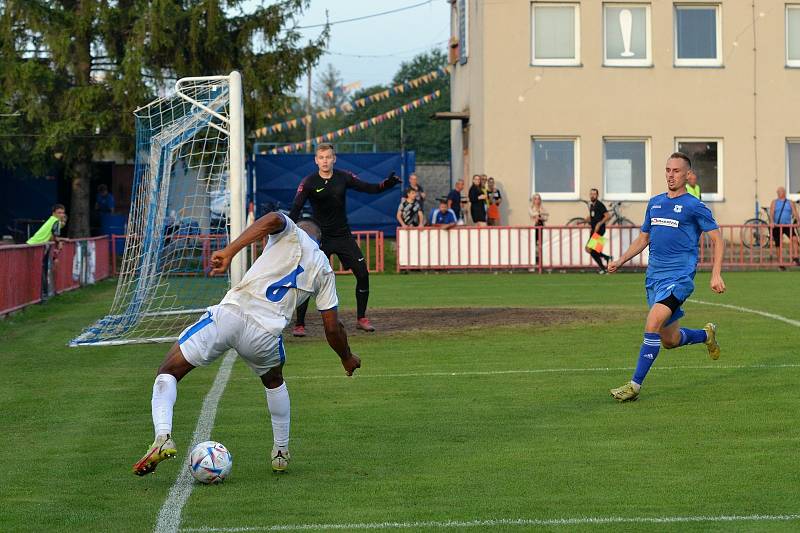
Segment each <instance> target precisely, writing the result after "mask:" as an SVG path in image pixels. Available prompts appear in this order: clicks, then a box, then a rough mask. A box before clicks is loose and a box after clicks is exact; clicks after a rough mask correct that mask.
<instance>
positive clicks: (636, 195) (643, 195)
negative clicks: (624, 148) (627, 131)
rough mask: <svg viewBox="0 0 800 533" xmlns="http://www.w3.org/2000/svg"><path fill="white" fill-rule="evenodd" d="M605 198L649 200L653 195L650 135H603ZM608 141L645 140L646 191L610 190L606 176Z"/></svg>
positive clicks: (630, 200)
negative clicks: (620, 191) (625, 191)
mask: <svg viewBox="0 0 800 533" xmlns="http://www.w3.org/2000/svg"><path fill="white" fill-rule="evenodd" d="M602 142H603V198H604V199H607V200H613V201H627V202H647V201H649V200H650V197H651V196H652V193H651V183H652V181H653V176H652V171H651V169H652V166H653V165H652V159H651V151H650V137H635V136H629V137H617V136H613V137H603V141H602ZM607 142H612V143H613V142H644V184H645V185H644V187H645V189H644V192H627V193H619V192H616V193H614V192H612V193H610V192H608V189H607V184H608V176H606V143H607Z"/></svg>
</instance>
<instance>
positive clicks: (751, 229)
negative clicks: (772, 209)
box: [740, 207, 772, 248]
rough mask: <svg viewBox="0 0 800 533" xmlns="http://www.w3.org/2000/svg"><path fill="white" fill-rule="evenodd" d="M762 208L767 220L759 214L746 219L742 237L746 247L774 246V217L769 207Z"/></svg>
mask: <svg viewBox="0 0 800 533" xmlns="http://www.w3.org/2000/svg"><path fill="white" fill-rule="evenodd" d="M761 209H762V210H763V211H764V213H765V214H766V215H767V219H766V220H764V219H763V218H761V216H760V214H759V216H758V217H754V218H748V219H747V220H745V221H744V225H743V227H742V230H741V235H740V237H741V239H742V244H743V245H744V246H745V248H769V247H770V246H772V233H771V231H770V226H771V225H772V219H771V217H770V216H769V208H768V207H762V208H761Z"/></svg>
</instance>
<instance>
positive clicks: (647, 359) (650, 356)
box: [631, 333, 661, 385]
mask: <svg viewBox="0 0 800 533" xmlns="http://www.w3.org/2000/svg"><path fill="white" fill-rule="evenodd" d="M660 349H661V335H659V334H658V333H645V334H644V341H643V342H642V347H641V349H639V361H638V362H637V363H636V371H635V372H634V373H633V379H632V380H631V381H633V382H634V383H636V384H638V385H641V384H642V382H643V381H644V377H645V376H646V375H647V373H648V372H649V371H650V367H651V366H653V361H655V360H656V357H658V351H659V350H660Z"/></svg>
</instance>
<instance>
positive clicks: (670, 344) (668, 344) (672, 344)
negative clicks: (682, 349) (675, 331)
mask: <svg viewBox="0 0 800 533" xmlns="http://www.w3.org/2000/svg"><path fill="white" fill-rule="evenodd" d="M678 346H680V340H677V341H676V340H675V339H661V347H662V348H665V349H667V350H671V349H673V348H677V347H678Z"/></svg>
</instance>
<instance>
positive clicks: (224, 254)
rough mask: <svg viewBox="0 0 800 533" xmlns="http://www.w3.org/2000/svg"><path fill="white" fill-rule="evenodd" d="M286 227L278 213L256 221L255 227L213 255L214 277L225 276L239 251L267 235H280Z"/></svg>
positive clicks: (212, 269)
mask: <svg viewBox="0 0 800 533" xmlns="http://www.w3.org/2000/svg"><path fill="white" fill-rule="evenodd" d="M285 227H286V220H285V219H284V218H283V215H279V214H278V213H267V214H266V215H264V216H263V217H261V218H259V219H258V220H256V221H255V222H254V223H253V225H251V226H250V227H248V228H247V229H246V230H244V231H243V232H242V234H241V235H239V237H238V238H237V239H236V240H235V241H233V242H232V243H230V244H229V245H228V246H226V247H225V248H223V249H222V250H217V251H216V252H214V253H213V254H212V255H211V267H212V268H211V272H210V274H211V275H212V276H216V275H218V274H224V273H225V272H227V271H228V267H229V266H230V264H231V259H233V257H234V256H235V255H236V254H237V253H239V250H241V249H242V248H244V247H245V246H248V245H250V244H252V243H254V242H256V241H260V240H263V239H265V238H266V237H267V235H271V234H273V233H278V232H280V231H282V230H283V228H285Z"/></svg>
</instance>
